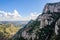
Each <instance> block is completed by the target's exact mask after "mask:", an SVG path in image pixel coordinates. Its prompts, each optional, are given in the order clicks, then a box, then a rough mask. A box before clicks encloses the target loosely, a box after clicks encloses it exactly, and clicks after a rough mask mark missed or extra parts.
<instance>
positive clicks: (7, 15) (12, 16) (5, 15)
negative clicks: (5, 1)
mask: <svg viewBox="0 0 60 40" xmlns="http://www.w3.org/2000/svg"><path fill="white" fill-rule="evenodd" d="M40 14H41V13H37V12H33V13H30V15H28V16H27V17H23V16H21V15H20V13H19V12H18V11H17V10H14V11H13V12H12V13H11V12H5V11H0V21H18V20H20V21H21V20H22V21H26V20H31V19H33V20H35V19H36V18H37V16H38V15H40Z"/></svg>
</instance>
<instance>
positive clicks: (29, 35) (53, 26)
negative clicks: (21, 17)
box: [12, 2, 60, 40]
mask: <svg viewBox="0 0 60 40" xmlns="http://www.w3.org/2000/svg"><path fill="white" fill-rule="evenodd" d="M12 40H60V2H59V3H47V4H46V5H45V7H44V9H43V13H42V14H41V15H39V16H38V17H37V19H36V20H34V21H30V22H29V23H28V24H27V25H26V26H25V27H24V28H22V29H21V30H19V31H18V32H17V33H16V35H14V37H13V38H12Z"/></svg>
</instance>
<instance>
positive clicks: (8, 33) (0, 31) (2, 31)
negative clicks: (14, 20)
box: [0, 24, 20, 40]
mask: <svg viewBox="0 0 60 40" xmlns="http://www.w3.org/2000/svg"><path fill="white" fill-rule="evenodd" d="M19 29H20V27H16V26H14V25H13V24H0V40H9V39H10V38H11V37H12V36H13V35H14V34H15V33H16V32H17V31H18V30H19Z"/></svg>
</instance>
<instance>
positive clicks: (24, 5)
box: [0, 0, 60, 21]
mask: <svg viewBox="0 0 60 40" xmlns="http://www.w3.org/2000/svg"><path fill="white" fill-rule="evenodd" d="M54 2H60V0H0V21H27V20H31V19H33V20H34V19H36V18H37V16H38V15H40V14H41V13H42V12H43V8H44V5H45V4H46V3H54Z"/></svg>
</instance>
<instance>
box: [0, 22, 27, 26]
mask: <svg viewBox="0 0 60 40" xmlns="http://www.w3.org/2000/svg"><path fill="white" fill-rule="evenodd" d="M27 23H28V21H0V24H14V25H15V26H19V25H20V26H24V25H25V24H27Z"/></svg>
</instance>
